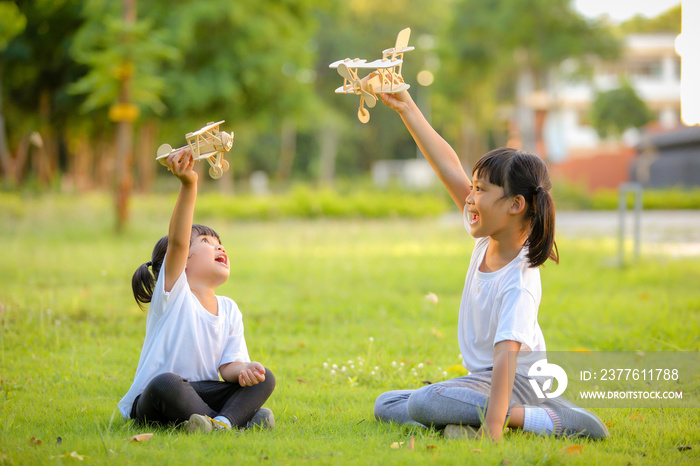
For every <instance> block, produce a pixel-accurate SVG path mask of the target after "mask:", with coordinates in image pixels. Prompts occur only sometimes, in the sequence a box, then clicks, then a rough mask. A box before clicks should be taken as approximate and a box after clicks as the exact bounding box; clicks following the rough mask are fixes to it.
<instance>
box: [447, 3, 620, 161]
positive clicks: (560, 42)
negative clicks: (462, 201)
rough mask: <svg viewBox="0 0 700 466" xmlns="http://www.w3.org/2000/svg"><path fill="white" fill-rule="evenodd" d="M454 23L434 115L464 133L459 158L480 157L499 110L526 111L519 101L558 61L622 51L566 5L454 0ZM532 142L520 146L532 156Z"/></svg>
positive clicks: (599, 27) (603, 31) (594, 23)
mask: <svg viewBox="0 0 700 466" xmlns="http://www.w3.org/2000/svg"><path fill="white" fill-rule="evenodd" d="M451 18H452V21H451V22H450V24H449V25H448V27H447V28H446V30H445V32H444V33H443V34H442V36H441V41H440V42H441V44H443V47H442V53H441V56H442V59H443V60H442V61H443V62H444V63H445V64H446V66H445V67H444V68H443V70H442V72H441V74H440V75H439V76H438V82H437V84H438V85H439V86H440V87H441V89H442V90H443V92H444V93H445V95H446V97H447V98H446V99H443V101H442V102H441V103H440V106H441V107H442V108H440V109H438V111H436V114H437V113H445V114H447V113H449V114H451V115H457V118H456V122H457V123H455V122H449V121H445V122H439V123H444V124H446V125H448V128H449V129H450V130H451V131H450V133H451V134H452V135H455V136H456V131H458V132H459V133H461V134H462V136H461V139H462V140H463V141H466V142H463V143H462V144H461V147H462V150H461V151H460V152H463V153H464V152H466V153H468V154H472V157H473V156H474V155H478V154H481V153H483V152H484V149H485V148H486V146H487V137H488V135H489V133H490V132H491V131H492V130H493V129H494V128H497V127H498V125H499V124H501V125H502V124H503V123H499V121H498V120H503V117H502V116H499V115H498V112H499V109H501V108H503V107H504V106H505V105H513V104H516V105H518V106H519V107H520V109H523V108H524V106H523V105H522V99H523V97H524V96H526V95H530V94H532V93H533V92H534V91H535V90H538V89H542V88H543V87H545V85H546V83H547V80H548V79H549V77H550V75H551V71H552V70H553V69H554V68H555V67H557V66H558V65H559V64H560V63H561V62H562V61H563V60H565V59H567V58H578V59H587V58H588V57H593V56H596V57H603V58H610V57H615V56H616V55H617V54H618V53H619V51H620V43H619V41H618V40H616V39H615V37H614V36H613V35H612V33H611V32H610V31H609V29H607V28H606V27H604V25H603V24H602V23H600V22H598V21H591V20H588V19H586V18H584V17H582V16H581V15H580V14H579V13H577V12H576V11H575V10H574V8H573V6H572V4H571V1H570V0H534V1H531V2H522V1H520V0H458V1H456V2H455V4H454V7H453V9H452V14H451ZM450 108H451V109H452V111H449V109H450ZM534 120H535V118H534V115H527V116H526V117H525V118H521V121H524V122H532V121H534ZM535 131H536V128H531V132H532V133H534V132H535ZM523 132H524V133H525V132H526V131H523ZM533 142H534V141H529V143H528V141H524V146H526V147H525V148H526V149H529V150H533V147H527V146H531V145H532V144H533ZM468 161H469V162H473V161H474V159H471V160H469V159H468Z"/></svg>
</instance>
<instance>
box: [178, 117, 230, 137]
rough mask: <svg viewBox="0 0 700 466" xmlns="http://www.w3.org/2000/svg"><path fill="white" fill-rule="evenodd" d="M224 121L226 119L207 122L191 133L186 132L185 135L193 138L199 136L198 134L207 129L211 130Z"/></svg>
mask: <svg viewBox="0 0 700 466" xmlns="http://www.w3.org/2000/svg"><path fill="white" fill-rule="evenodd" d="M224 121H226V120H221V121H217V122H216V123H208V124H207V125H206V126H204V127H203V128H200V129H198V130H197V131H195V132H193V133H187V135H186V136H185V137H186V138H188V139H189V138H193V137H195V136H199V135H200V134H204V133H206V132H207V131H211V130H212V129H215V128H218V127H219V125H220V124H221V123H223V122H224Z"/></svg>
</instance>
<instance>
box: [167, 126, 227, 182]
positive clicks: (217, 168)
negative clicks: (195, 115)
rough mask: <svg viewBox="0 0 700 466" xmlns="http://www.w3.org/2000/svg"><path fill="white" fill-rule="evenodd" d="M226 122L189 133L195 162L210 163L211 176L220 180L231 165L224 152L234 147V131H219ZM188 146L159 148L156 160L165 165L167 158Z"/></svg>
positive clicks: (187, 135)
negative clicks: (204, 160) (204, 161)
mask: <svg viewBox="0 0 700 466" xmlns="http://www.w3.org/2000/svg"><path fill="white" fill-rule="evenodd" d="M224 121H225V120H221V121H217V122H216V123H207V125H206V126H204V127H203V128H201V129H198V130H197V131H195V132H193V133H187V134H186V135H185V138H186V139H187V146H189V148H190V149H191V150H192V156H193V157H194V160H195V162H196V161H197V160H202V159H206V160H207V162H209V165H210V166H209V176H211V177H212V178H214V179H215V180H218V179H219V178H221V176H222V175H223V174H224V172H225V171H228V169H229V166H230V165H229V163H228V162H227V161H226V160H224V152H228V151H230V150H231V147H233V131H232V132H231V133H227V132H226V131H219V125H220V124H221V123H223V122H224ZM187 146H183V147H179V148H177V149H173V148H172V147H171V146H170V144H163V145H161V146H160V147H159V148H158V156H157V157H156V160H157V161H158V162H160V163H161V164H162V165H165V158H166V157H167V156H169V155H170V154H172V153H173V152H177V151H179V150H181V149H184V148H185V147H187Z"/></svg>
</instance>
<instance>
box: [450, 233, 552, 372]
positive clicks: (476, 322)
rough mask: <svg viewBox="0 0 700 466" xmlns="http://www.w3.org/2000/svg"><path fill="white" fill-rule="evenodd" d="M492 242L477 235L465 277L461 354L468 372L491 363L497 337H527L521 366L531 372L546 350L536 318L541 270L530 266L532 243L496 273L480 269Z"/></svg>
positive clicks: (461, 307)
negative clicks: (529, 251) (531, 368)
mask: <svg viewBox="0 0 700 466" xmlns="http://www.w3.org/2000/svg"><path fill="white" fill-rule="evenodd" d="M489 242H490V238H489V237H485V238H477V239H476V245H475V246H474V252H473V253H472V257H471V260H470V263H469V270H468V271H467V277H466V280H465V283H464V291H463V293H462V301H461V303H460V309H459V331H458V334H459V348H460V351H461V352H462V360H463V363H464V367H465V368H466V369H467V370H468V371H469V372H479V371H483V370H487V369H490V368H492V367H493V348H494V346H495V345H496V343H498V342H501V341H504V340H513V341H517V342H520V343H522V346H521V348H520V352H519V354H518V359H517V361H518V367H517V370H516V372H517V373H519V374H522V375H524V376H527V372H528V369H529V368H530V366H531V365H532V364H533V363H534V362H536V361H537V360H539V359H542V357H544V354H545V353H544V352H545V350H546V348H545V342H544V336H543V335H542V330H541V329H540V326H539V324H538V322H537V311H538V309H539V306H540V300H541V298H542V285H541V282H540V270H539V268H532V267H530V266H529V261H528V259H527V252H528V251H527V247H523V248H522V250H521V251H520V253H519V254H518V256H517V257H516V258H515V259H513V260H512V261H511V262H510V263H509V264H507V265H506V266H505V267H503V268H501V269H499V270H497V271H495V272H491V273H485V272H481V271H479V266H480V265H481V262H482V261H483V260H484V255H485V254H486V249H487V248H488V245H489Z"/></svg>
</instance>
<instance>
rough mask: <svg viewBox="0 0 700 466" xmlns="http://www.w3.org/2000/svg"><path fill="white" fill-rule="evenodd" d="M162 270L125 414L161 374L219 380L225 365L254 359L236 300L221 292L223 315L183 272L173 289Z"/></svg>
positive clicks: (122, 403)
mask: <svg viewBox="0 0 700 466" xmlns="http://www.w3.org/2000/svg"><path fill="white" fill-rule="evenodd" d="M164 270H165V269H163V272H162V273H160V274H159V277H158V280H157V281H156V285H155V289H154V292H153V297H152V299H151V305H150V307H149V309H148V317H147V319H146V337H145V340H144V342H143V348H142V349H141V358H140V359H139V364H138V367H137V368H136V375H135V377H134V382H133V383H132V385H131V388H130V389H129V391H128V392H127V394H126V395H125V396H124V398H122V400H121V401H120V402H119V411H120V412H121V413H122V415H123V416H124V417H125V418H128V417H129V416H130V414H131V408H132V405H133V403H134V400H135V399H136V397H137V396H138V395H140V394H141V392H143V390H144V388H146V385H148V383H149V382H150V381H151V380H152V379H153V378H154V377H155V376H157V375H159V374H163V373H165V372H172V373H174V374H177V375H179V376H181V377H183V378H185V379H187V380H189V381H192V382H197V381H202V380H219V367H220V366H221V365H223V364H227V363H230V362H234V361H240V362H250V357H249V356H248V349H247V347H246V342H245V338H244V336H243V316H242V314H241V311H240V310H239V309H238V306H237V305H236V303H235V302H234V301H233V300H231V299H229V298H226V297H223V296H217V297H216V299H217V302H218V315H216V316H215V315H212V314H211V313H210V312H208V311H207V310H206V309H204V307H203V306H202V305H201V304H200V302H199V300H198V299H197V297H196V296H195V295H194V293H192V290H191V289H190V287H189V284H188V283H187V276H186V275H185V272H184V271H183V272H182V274H181V275H180V277H178V279H177V281H176V282H175V284H174V285H173V288H172V290H170V292H166V291H165V285H164V281H165V278H164V277H165V273H164Z"/></svg>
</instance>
